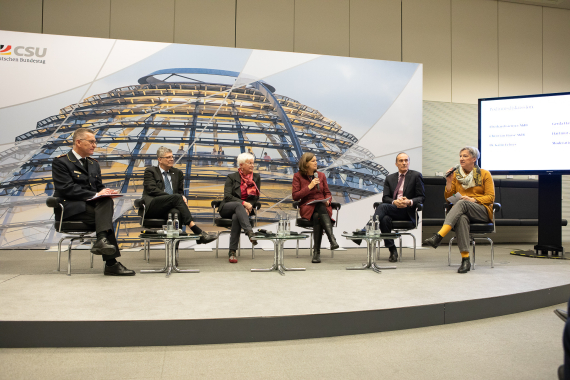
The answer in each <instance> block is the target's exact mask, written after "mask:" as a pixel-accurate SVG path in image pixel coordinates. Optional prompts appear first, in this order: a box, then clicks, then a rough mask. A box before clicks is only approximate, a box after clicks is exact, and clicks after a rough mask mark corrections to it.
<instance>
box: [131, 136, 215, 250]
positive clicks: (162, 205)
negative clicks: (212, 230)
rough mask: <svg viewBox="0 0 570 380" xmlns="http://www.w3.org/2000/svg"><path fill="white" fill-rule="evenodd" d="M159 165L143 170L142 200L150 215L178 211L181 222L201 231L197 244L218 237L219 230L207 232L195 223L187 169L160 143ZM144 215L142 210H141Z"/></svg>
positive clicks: (150, 216) (163, 216)
mask: <svg viewBox="0 0 570 380" xmlns="http://www.w3.org/2000/svg"><path fill="white" fill-rule="evenodd" d="M156 155H157V157H158V166H150V167H148V168H146V169H145V171H144V183H143V185H144V190H143V196H142V197H143V201H144V204H145V206H146V216H145V217H147V218H157V219H162V218H166V216H167V214H168V213H172V214H178V218H179V220H180V225H187V226H188V227H190V229H191V230H192V232H194V233H195V234H196V235H200V239H199V240H198V244H207V243H210V242H212V241H214V240H216V239H217V235H216V234H209V233H207V232H204V231H202V230H201V229H200V227H198V226H197V225H196V223H194V220H193V219H192V214H191V213H190V210H188V201H187V200H186V197H185V196H184V173H182V170H180V169H176V168H174V167H173V166H174V156H173V155H172V150H170V149H168V148H165V147H163V146H161V147H160V148H158V150H157V151H156ZM139 213H141V215H142V210H139Z"/></svg>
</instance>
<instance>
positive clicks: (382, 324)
mask: <svg viewBox="0 0 570 380" xmlns="http://www.w3.org/2000/svg"><path fill="white" fill-rule="evenodd" d="M568 294H570V284H567V285H562V286H557V287H551V288H546V289H539V290H534V291H529V292H523V293H516V294H509V295H504V296H499V297H491V298H481V299H473V300H465V301H458V302H446V303H438V304H429V305H421V306H412V307H402V308H394V309H383V310H367V311H354V312H342V313H328V314H311V315H293V316H275V317H252V318H227V319H195V320H152V321H151V320H129V321H0V347H2V348H21V347H126V346H171V345H198V344H220V343H247V342H264V341H279V340H295V339H309V338H324V337H333V336H342V335H354V334H367V333H376V332H383V331H393V330H403V329H411V328H418V327H427V326H435V325H444V324H449V323H457V322H465V321H470V320H477V319H482V318H490V317H497V316H501V315H507V314H512V313H518V312H523V311H528V310H533V309H538V308H542V307H548V306H552V305H557V304H560V303H564V302H567V301H568Z"/></svg>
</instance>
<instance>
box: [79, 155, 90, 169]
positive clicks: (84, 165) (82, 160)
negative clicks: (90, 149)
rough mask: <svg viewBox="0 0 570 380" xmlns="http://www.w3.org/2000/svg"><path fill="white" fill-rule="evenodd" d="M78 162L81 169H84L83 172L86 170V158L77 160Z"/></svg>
mask: <svg viewBox="0 0 570 380" xmlns="http://www.w3.org/2000/svg"><path fill="white" fill-rule="evenodd" d="M79 161H81V165H83V168H84V169H85V170H87V159H86V158H81V159H79ZM87 171H89V170H87Z"/></svg>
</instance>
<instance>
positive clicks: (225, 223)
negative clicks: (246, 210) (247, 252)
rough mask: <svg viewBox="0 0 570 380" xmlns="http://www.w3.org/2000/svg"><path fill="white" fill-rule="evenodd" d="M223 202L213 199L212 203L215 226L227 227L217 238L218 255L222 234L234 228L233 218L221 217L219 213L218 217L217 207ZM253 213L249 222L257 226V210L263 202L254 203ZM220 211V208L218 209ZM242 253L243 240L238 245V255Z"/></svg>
mask: <svg viewBox="0 0 570 380" xmlns="http://www.w3.org/2000/svg"><path fill="white" fill-rule="evenodd" d="M221 203H222V201H212V203H211V205H212V223H213V224H214V226H218V227H223V228H225V229H226V231H221V232H220V233H218V239H217V240H216V257H218V249H219V245H220V239H219V237H220V235H222V234H223V233H228V234H229V233H231V228H232V220H231V219H226V218H222V217H220V216H219V215H220V214H218V217H216V209H217V208H219V207H220V204H221ZM252 206H253V209H254V212H253V215H250V216H249V222H250V224H251V227H252V228H253V227H257V211H258V210H259V209H260V208H261V203H259V202H256V203H254V204H253V205H252ZM218 211H219V210H218ZM240 255H241V242H240V244H239V245H238V256H240ZM251 258H252V259H255V249H254V246H253V245H252V246H251Z"/></svg>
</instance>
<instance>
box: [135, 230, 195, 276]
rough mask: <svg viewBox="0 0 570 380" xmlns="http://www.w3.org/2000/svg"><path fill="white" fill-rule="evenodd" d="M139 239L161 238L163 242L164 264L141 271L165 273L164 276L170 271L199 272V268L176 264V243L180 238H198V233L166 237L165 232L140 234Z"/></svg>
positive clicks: (168, 274)
mask: <svg viewBox="0 0 570 380" xmlns="http://www.w3.org/2000/svg"><path fill="white" fill-rule="evenodd" d="M139 237H140V238H141V239H143V240H144V239H152V240H162V241H163V242H164V255H165V264H164V268H162V269H142V270H141V273H166V277H169V276H170V273H172V272H173V271H174V272H178V273H200V269H179V268H178V266H177V265H176V243H177V242H179V241H182V240H198V239H200V235H188V236H178V237H171V238H169V237H166V234H140V235H139Z"/></svg>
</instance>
